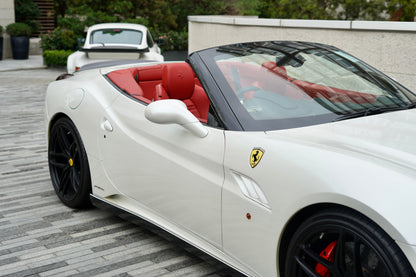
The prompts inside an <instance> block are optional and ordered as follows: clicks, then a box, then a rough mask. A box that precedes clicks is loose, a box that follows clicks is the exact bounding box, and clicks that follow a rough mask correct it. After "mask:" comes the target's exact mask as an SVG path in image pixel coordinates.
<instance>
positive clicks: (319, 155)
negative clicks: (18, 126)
mask: <svg viewBox="0 0 416 277" xmlns="http://www.w3.org/2000/svg"><path fill="white" fill-rule="evenodd" d="M101 66H102V67H101V68H91V69H88V70H80V71H79V72H76V73H75V74H74V75H73V76H72V77H70V78H67V79H63V80H58V81H55V82H53V83H51V84H50V85H49V87H48V90H47V95H46V118H47V120H46V122H47V130H48V141H49V150H48V157H49V166H50V174H51V179H52V183H53V186H54V189H55V191H56V194H57V195H58V197H59V198H60V199H61V200H62V202H63V203H64V204H66V205H68V206H69V207H74V208H80V207H84V206H86V205H89V204H90V201H92V203H93V204H95V205H96V206H100V207H102V206H111V207H116V208H118V209H121V210H123V211H125V212H128V213H130V214H132V215H134V216H138V217H141V218H144V219H145V220H148V221H149V222H151V223H153V224H156V225H157V226H160V227H161V228H163V229H165V230H167V231H169V232H171V233H172V234H174V235H176V236H178V237H179V238H181V239H183V240H185V241H187V242H188V243H190V244H192V245H194V246H196V247H198V248H200V249H202V250H204V251H206V252H207V253H209V254H210V255H212V256H214V257H216V258H217V259H219V260H221V261H223V262H224V263H226V264H228V265H230V266H231V267H234V268H235V269H237V270H239V271H240V272H242V273H244V274H246V275H249V276H286V277H292V276H325V277H329V276H336V277H338V276H345V277H346V276H363V277H365V276H376V277H383V276H389V277H392V276H398V277H399V276H400V277H408V276H415V269H416V223H415V222H414V221H413V219H412V218H413V216H414V212H415V211H416V201H415V199H416V123H415V122H416V109H414V108H415V102H416V95H415V94H413V93H412V92H410V91H408V90H407V89H406V88H404V87H403V86H401V85H400V84H398V83H397V82H395V81H393V80H392V79H390V78H388V77H386V76H385V75H383V74H382V73H381V72H379V71H377V70H376V69H374V68H372V67H370V66H368V65H366V64H365V63H363V62H362V61H360V60H358V59H357V58H355V57H352V56H351V55H349V54H347V53H345V52H343V51H341V50H339V49H337V48H334V47H331V46H327V45H323V44H316V43H307V42H289V41H287V42H279V41H274V42H256V43H241V44H235V45H227V46H221V47H215V48H210V49H206V50H202V51H198V52H195V53H193V54H191V55H190V56H189V57H188V60H187V62H181V63H178V62H175V63H146V62H142V63H135V64H121V65H118V66H114V65H113V66H111V67H103V65H101Z"/></svg>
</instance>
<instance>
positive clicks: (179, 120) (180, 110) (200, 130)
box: [144, 99, 208, 138]
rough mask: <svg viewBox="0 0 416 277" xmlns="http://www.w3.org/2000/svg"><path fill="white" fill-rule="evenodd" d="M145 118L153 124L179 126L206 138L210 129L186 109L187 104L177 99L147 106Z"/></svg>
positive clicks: (160, 101) (156, 102)
mask: <svg viewBox="0 0 416 277" xmlns="http://www.w3.org/2000/svg"><path fill="white" fill-rule="evenodd" d="M144 116H145V117H146V118H147V119H148V120H149V121H151V122H153V123H158V124H179V125H181V126H182V127H184V128H185V129H187V130H188V131H190V132H191V133H192V134H194V135H195V136H198V137H200V138H204V137H206V136H207V135H208V129H207V128H206V127H205V126H204V125H202V123H201V122H199V120H198V119H197V118H196V117H195V116H194V115H193V114H192V113H191V112H190V111H189V110H188V109H187V108H186V105H185V103H183V102H182V101H180V100H176V99H166V100H159V101H155V102H152V103H150V104H149V105H147V107H146V109H145V112H144Z"/></svg>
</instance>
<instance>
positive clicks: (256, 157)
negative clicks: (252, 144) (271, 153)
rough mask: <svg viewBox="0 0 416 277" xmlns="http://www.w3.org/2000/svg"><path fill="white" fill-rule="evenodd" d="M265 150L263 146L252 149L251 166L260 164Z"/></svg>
mask: <svg viewBox="0 0 416 277" xmlns="http://www.w3.org/2000/svg"><path fill="white" fill-rule="evenodd" d="M263 154H264V150H263V149H261V148H254V149H253V150H251V154H250V165H251V168H254V167H255V166H256V165H258V164H259V162H260V160H261V158H262V157H263Z"/></svg>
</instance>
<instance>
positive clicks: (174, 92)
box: [155, 63, 209, 123]
mask: <svg viewBox="0 0 416 277" xmlns="http://www.w3.org/2000/svg"><path fill="white" fill-rule="evenodd" d="M167 98H170V99H178V100H182V101H183V102H184V103H185V104H186V106H187V107H188V110H189V111H190V112H192V113H193V114H194V115H195V116H196V117H197V118H198V119H199V120H200V121H201V122H204V123H206V122H207V120H208V110H209V100H208V97H207V95H206V94H205V91H204V90H203V89H202V87H201V86H199V85H196V84H195V74H194V72H193V70H192V68H191V67H190V66H189V64H187V63H171V64H166V65H165V68H164V69H163V75H162V83H161V84H160V85H157V86H156V92H155V100H160V99H167Z"/></svg>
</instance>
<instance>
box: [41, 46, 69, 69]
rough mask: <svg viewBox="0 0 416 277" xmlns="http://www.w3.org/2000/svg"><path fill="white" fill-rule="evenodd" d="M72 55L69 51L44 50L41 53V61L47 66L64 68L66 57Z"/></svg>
mask: <svg viewBox="0 0 416 277" xmlns="http://www.w3.org/2000/svg"><path fill="white" fill-rule="evenodd" d="M72 53H74V51H71V50H46V51H44V52H43V54H42V56H43V61H44V63H45V64H46V65H47V66H66V61H67V60H68V56H69V55H71V54H72Z"/></svg>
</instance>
